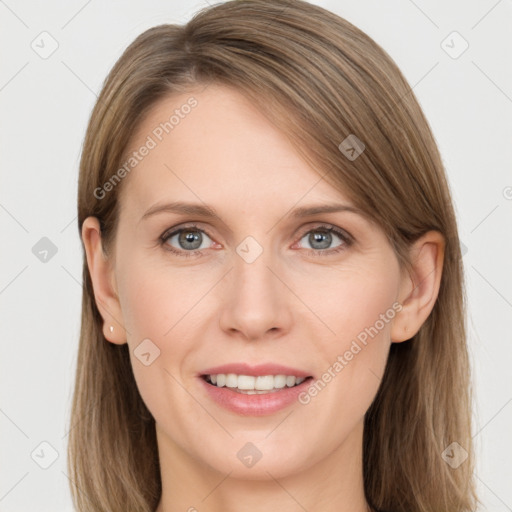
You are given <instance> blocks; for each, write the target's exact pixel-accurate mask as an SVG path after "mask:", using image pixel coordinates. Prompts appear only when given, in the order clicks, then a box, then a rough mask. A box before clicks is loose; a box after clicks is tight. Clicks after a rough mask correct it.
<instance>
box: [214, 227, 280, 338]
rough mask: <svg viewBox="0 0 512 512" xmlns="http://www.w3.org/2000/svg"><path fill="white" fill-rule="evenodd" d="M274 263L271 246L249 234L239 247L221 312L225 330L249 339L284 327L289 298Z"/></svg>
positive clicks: (234, 257)
mask: <svg viewBox="0 0 512 512" xmlns="http://www.w3.org/2000/svg"><path fill="white" fill-rule="evenodd" d="M275 266H276V262H275V258H274V257H273V253H272V251H271V250H270V248H266V247H264V246H263V244H260V243H259V242H258V241H257V240H256V239H255V238H254V237H247V238H246V239H244V240H243V241H242V242H241V243H240V244H239V245H238V246H237V247H236V253H235V254H234V255H233V270H232V272H231V275H232V277H231V279H232V282H231V286H230V290H229V292H228V293H229V297H228V298H227V300H226V302H225V303H224V311H223V312H222V323H223V325H222V327H223V328H224V329H228V330H233V329H236V330H238V331H240V332H242V333H243V334H244V335H245V336H246V337H247V338H250V339H257V338H260V337H262V336H264V335H265V333H266V332H267V331H268V330H271V329H273V328H283V327H284V325H285V319H286V318H287V315H285V311H286V307H285V303H286V297H284V296H283V293H284V290H283V285H282V283H281V282H280V280H279V279H277V278H276V276H275V275H274V272H275V270H274V269H273V267H275ZM269 267H270V268H269ZM271 269H272V270H271Z"/></svg>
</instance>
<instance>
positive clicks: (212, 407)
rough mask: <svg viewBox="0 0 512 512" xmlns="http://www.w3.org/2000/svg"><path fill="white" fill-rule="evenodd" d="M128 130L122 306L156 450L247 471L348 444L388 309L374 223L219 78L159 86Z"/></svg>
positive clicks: (118, 275)
mask: <svg viewBox="0 0 512 512" xmlns="http://www.w3.org/2000/svg"><path fill="white" fill-rule="evenodd" d="M192 98H193V99H192ZM185 105H188V106H189V107H185ZM172 115H174V118H172V119H171V121H169V120H170V118H171V116H172ZM166 122H167V123H168V124H167V125H165V123H166ZM161 123H162V124H161ZM340 141H341V140H340ZM340 141H333V143H335V144H338V143H339V142H340ZM143 146H145V147H146V148H147V150H143V149H140V148H142V147H143ZM131 147H132V148H133V150H134V151H137V155H136V156H134V158H137V163H136V165H135V166H134V167H133V169H132V170H131V171H130V172H129V176H128V177H126V178H125V179H126V180H127V181H126V183H123V187H124V189H123V191H122V194H121V199H120V200H121V212H120V220H119V226H118V232H117V238H116V242H115V260H114V261H115V265H114V278H115V289H116V290H117V294H118V297H119V306H120V310H119V316H118V317H117V320H119V322H120V323H121V324H122V325H123V326H124V328H125V329H126V340H127V342H128V345H129V349H130V357H131V362H132V365H133V371H134V374H135V378H136V381H137V386H138V388H139V390H140V393H141V396H142V398H143V400H144V402H145V403H146V405H147V407H148V408H149V410H150V411H151V413H152V414H153V416H154V418H155V420H156V428H157V436H158V444H159V451H160V456H161V458H162V457H169V458H174V459H179V460H182V461H185V460H187V461H194V462H192V463H198V464H202V465H203V466H204V464H207V465H209V466H210V467H211V468H214V469H216V470H218V471H220V472H222V473H228V472H231V476H233V477H236V476H239V477H243V478H251V479H259V478H268V473H270V474H272V475H273V476H274V477H275V478H279V477H282V476H285V475H290V474H293V473H296V472H297V473H298V472H300V471H303V470H306V469H308V468H310V467H312V466H313V465H314V464H316V463H317V462H319V461H321V460H327V459H329V458H331V459H333V460H334V459H335V458H336V456H340V457H341V456H344V455H343V454H348V453H349V452H350V451H351V450H355V449H356V450H359V449H360V446H359V444H360V440H361V435H362V425H363V419H364V414H365V412H366V411H367V409H368V407H369V406H370V404H371V402H372V400H373V398H374V397H375V394H376V392H377V389H378V387H379V384H380V382H381V377H382V375H383V372H384V368H385V365H386V360H387V356H388V351H389V348H390V343H391V326H392V324H393V321H394V318H395V316H396V315H397V314H398V311H399V309H400V305H399V304H398V303H397V300H398V298H399V291H400V287H401V273H400V268H399V265H398V261H397V258H396V257H395V254H394V252H393V250H392V248H391V246H390V245H389V243H388V241H387V238H386V236H385V235H384V233H383V232H382V231H381V230H380V229H379V228H378V227H377V226H376V225H374V224H372V223H371V222H370V221H369V220H368V219H366V218H365V217H364V216H363V215H362V214H360V213H358V212H357V210H355V209H353V205H351V203H350V202H349V200H348V198H347V197H345V196H344V195H343V194H342V193H340V192H339V191H338V190H337V189H335V188H334V187H333V186H331V185H330V184H328V183H327V182H326V181H325V180H324V179H321V178H320V176H321V174H322V173H321V172H320V171H318V170H314V169H313V168H311V167H310V166H309V165H308V164H306V163H305V161H304V160H302V159H301V158H300V157H299V155H298V154H297V152H296V151H295V150H294V148H293V146H292V145H291V143H290V142H289V141H288V139H287V138H286V137H285V136H284V135H283V134H282V133H281V132H279V131H278V130H277V129H276V128H275V127H274V126H273V125H272V124H270V123H269V122H268V121H267V120H266V118H264V117H263V116H262V115H261V114H260V113H259V112H258V110H257V109H256V108H255V107H254V106H253V105H252V104H251V103H250V102H248V101H247V100H246V99H245V98H244V96H242V95H241V94H239V93H238V92H236V91H234V90H232V89H228V88H226V87H221V86H214V85H210V86H209V87H207V88H206V89H205V90H203V91H198V92H193V93H190V94H183V95H175V96H172V97H170V98H166V99H165V100H162V101H161V102H160V103H159V104H157V105H156V106H155V107H154V108H153V109H152V110H151V111H150V112H149V113H148V115H147V117H146V118H145V119H144V121H143V123H142V124H141V125H140V126H139V128H138V130H137V134H136V137H135V139H134V141H133V144H132V146H131ZM344 159H345V157H344V156H343V154H342V153H341V152H340V161H341V163H342V165H343V163H344V162H346V163H347V165H349V164H350V162H349V161H348V160H344ZM107 193H108V192H107ZM177 203H179V205H180V207H179V208H178V207H177V206H176V205H177ZM185 203H186V204H187V205H188V206H187V208H188V211H187V209H186V208H185V207H184V204H185ZM173 204H174V206H175V208H172V206H170V205H173ZM325 205H339V206H340V210H339V211H331V212H325V213H311V212H310V213H307V212H306V213H305V212H304V211H303V209H308V208H313V207H318V206H325ZM207 209H209V210H215V212H216V214H217V215H216V216H212V215H209V214H207ZM301 213H302V214H301ZM330 229H332V230H331V231H328V230H330ZM179 230H182V231H179ZM115 327H116V329H117V330H119V325H115ZM212 375H213V377H212ZM258 377H260V378H258ZM293 377H296V378H299V384H298V385H297V384H296V383H297V379H294V378H293ZM301 379H304V380H302V381H301ZM207 380H208V381H210V380H213V381H214V382H215V381H216V383H217V384H216V385H214V384H212V383H211V382H207ZM223 383H224V386H223V387H219V385H221V384H223ZM294 383H295V386H293V384H294ZM283 386H284V387H283ZM254 388H256V390H255V389H254ZM257 388H261V389H257ZM251 390H252V392H251ZM354 440H357V443H356V444H355V446H356V448H354ZM358 443H359V444H358ZM267 472H268V473H267Z"/></svg>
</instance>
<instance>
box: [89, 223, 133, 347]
mask: <svg viewBox="0 0 512 512" xmlns="http://www.w3.org/2000/svg"><path fill="white" fill-rule="evenodd" d="M82 241H83V244H84V248H85V253H86V258H87V266H88V269H89V274H90V276H91V281H92V285H93V290H94V299H95V301H96V306H97V307H98V310H99V312H100V314H101V316H102V318H103V335H104V337H105V339H106V340H108V341H110V342H111V343H115V344H118V345H122V344H124V343H126V331H125V329H124V326H123V318H122V312H121V306H120V303H119V298H118V296H117V292H116V290H115V286H114V283H115V280H114V274H113V268H112V265H111V261H110V260H109V258H107V257H106V256H105V254H104V252H103V246H102V240H101V229H100V224H99V221H98V219H97V218H96V217H87V219H85V220H84V222H83V225H82ZM111 327H112V328H111Z"/></svg>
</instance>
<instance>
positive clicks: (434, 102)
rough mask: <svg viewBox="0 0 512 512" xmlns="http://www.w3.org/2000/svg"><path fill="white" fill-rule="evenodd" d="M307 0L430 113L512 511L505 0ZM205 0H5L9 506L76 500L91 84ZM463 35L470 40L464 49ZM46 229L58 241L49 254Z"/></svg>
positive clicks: (0, 360)
mask: <svg viewBox="0 0 512 512" xmlns="http://www.w3.org/2000/svg"><path fill="white" fill-rule="evenodd" d="M313 3H316V4H318V5H321V6H323V7H325V8H327V9H329V10H331V11H333V12H336V13H337V14H339V15H341V16H343V17H345V18H346V19H348V20H349V21H350V22H352V23H354V24H355V25H357V26H358V27H359V28H361V29H362V30H364V31H365V32H366V33H368V34H369V35H370V36H371V37H373V38H374V39H375V40H376V41H377V42H378V43H379V44H380V45H382V46H383V47H384V48H385V49H386V50H387V51H388V53H389V54H390V55H391V56H392V57H393V59H394V60H395V61H396V62H397V64H398V66H399V67H400V68H401V70H402V71H403V73H404V75H405V76H406V78H407V79H408V81H409V83H410V85H411V86H412V87H413V88H414V92H415V94H416V95H417V97H418V98H419V101H420V103H421V105H422V107H423V109H424V112H425V114H426V116H427V118H428V120H429V122H430V124H431V126H432V129H433V132H434V135H435V137H436V140H437V142H438V144H439V148H440V151H441V154H442V156H443V160H444V163H445V165H446V169H447V172H448V177H449V181H450V184H451V188H452V192H453V197H454V201H455V203H456V209H457V215H458V221H459V229H460V234H461V239H462V242H463V251H464V252H465V255H464V264H465V268H466V275H467V287H468V296H469V305H470V308H469V311H468V317H469V327H470V328H469V336H470V340H469V342H470V350H471V358H472V364H473V369H474V382H475V387H476V402H475V407H474V420H475V425H474V439H475V441H476V444H477V450H478V452H477V456H478V470H477V482H478V485H479V491H480V495H481V498H482V500H483V502H484V503H485V507H484V508H482V509H481V510H489V511H493V512H494V511H495V512H504V511H512V488H511V486H510V475H511V464H510V458H511V456H512V437H511V435H510V427H511V425H512V404H511V401H512V379H511V377H510V375H511V371H510V364H511V362H512V361H511V360H512V357H511V356H512V336H511V334H510V320H511V318H512V315H511V313H512V272H511V271H510V266H511V263H512V257H511V256H512V236H511V235H512V229H511V228H512V172H511V167H510V163H511V161H512V158H511V157H512V123H511V122H510V121H511V119H512V115H511V114H512V66H511V65H510V62H511V55H512V35H511V33H512V3H511V1H510V0H500V1H496V0H482V1H474V0H473V1H462V0H457V1H450V2H446V1H445V2H442V1H430V2H427V1H426V0H424V1H420V0H417V1H412V0H389V1H387V2H379V1H377V0H375V1H373V0H363V1H358V2H354V1H349V0H337V1H314V2H313ZM383 4H385V5H383ZM205 5H206V3H205V2H203V3H202V2H187V1H181V2H178V1H176V0H175V1H170V0H166V1H163V0H153V1H145V2H142V1H139V2H119V1H104V2H99V1H98V0H89V1H84V0H80V1H67V2H64V1H63V0H62V1H60V2H58V1H48V2H44V3H43V2H41V3H39V2H35V1H34V0H32V1H26V2H23V1H20V2H15V1H14V0H6V1H2V0H0V44H1V45H2V49H3V50H2V65H1V68H0V108H1V113H0V120H1V121H0V130H1V138H0V144H1V147H0V162H1V167H0V168H1V173H2V176H1V179H2V186H1V188H0V224H1V233H2V241H3V242H2V251H1V255H2V265H1V266H0V312H1V321H0V329H1V331H0V339H1V347H2V350H1V356H0V372H1V373H0V375H1V379H2V386H1V396H0V429H1V433H2V435H1V441H0V460H1V465H0V468H1V469H0V470H1V478H0V510H1V511H3V512H13V511H27V510H38V511H56V510H62V511H65V510H72V507H71V500H70V494H69V491H68V478H67V467H66V443H67V433H68V431H69V410H70V403H71V391H72V384H73V377H74V369H75V357H76V351H77V345H78V333H79V321H80V301H81V282H80V281H81V249H80V240H79V237H78V232H77V227H76V189H77V175H78V162H79V155H80V150H81V145H82V140H83V136H84V133H85V128H86V123H87V120H88V117H89V115H90V112H91V109H92V107H93V104H94V102H95V100H96V96H97V94H98V93H99V90H100V87H101V84H102V82H103V80H104V78H105V76H106V74H107V72H108V71H109V70H110V68H111V67H112V66H113V64H114V62H115V61H116V60H117V58H118V57H119V56H120V54H121V52H122V51H123V50H124V48H126V46H127V45H128V44H129V43H130V42H131V41H132V40H133V39H134V38H135V37H136V36H137V35H138V34H140V33H141V32H143V31H144V30H145V29H147V28H149V27H151V26H154V25H158V24H161V23H184V22H186V21H187V20H188V19H189V18H190V17H191V15H192V13H194V12H195V11H196V10H197V9H198V8H200V7H202V6H205ZM453 31H456V32H458V33H459V34H460V36H461V38H463V39H461V38H459V36H457V35H455V36H454V35H453V34H452V32H453ZM42 32H47V33H48V34H49V35H48V34H44V35H40V34H41V33H42ZM447 38H448V39H447ZM464 40H465V41H467V44H469V47H468V48H467V50H466V51H464V53H462V54H461V55H458V53H460V51H461V50H462V49H463V48H464V45H465V43H464ZM443 41H445V42H444V43H443ZM56 44H58V48H57V49H56V50H55V51H54V53H53V54H51V55H49V56H48V55H46V54H45V52H49V51H50V50H52V45H56ZM43 57H46V58H43ZM43 237H47V238H48V239H49V240H50V241H51V244H52V245H54V246H55V249H56V250H57V252H56V253H55V254H52V252H51V250H50V252H48V254H47V255H46V261H41V259H40V258H42V257H44V256H45V253H44V252H42V253H41V252H40V251H42V250H43V249H44V247H47V246H48V245H49V243H48V241H46V240H45V241H42V242H41V241H40V240H41V239H42V238H43ZM36 244H42V245H41V246H39V245H36ZM45 244H46V245H45ZM34 247H35V249H33V248H34ZM42 248H43V249H42ZM55 249H54V250H55ZM34 253H35V254H34ZM42 442H44V443H49V445H51V446H49V445H47V444H43V445H41V444H40V443H42ZM53 450H55V451H53ZM55 457H56V459H55ZM54 459H55V460H54ZM418 463H419V464H421V461H418ZM46 465H48V468H47V469H44V468H43V467H41V466H46Z"/></svg>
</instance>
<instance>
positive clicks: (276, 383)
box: [203, 373, 306, 395]
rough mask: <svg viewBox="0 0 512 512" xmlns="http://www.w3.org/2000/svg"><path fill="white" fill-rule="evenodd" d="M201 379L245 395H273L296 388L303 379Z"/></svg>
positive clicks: (229, 375) (231, 375)
mask: <svg viewBox="0 0 512 512" xmlns="http://www.w3.org/2000/svg"><path fill="white" fill-rule="evenodd" d="M203 378H204V379H205V380H206V382H208V383H209V384H212V385H213V386H217V387H218V388H222V387H227V388H231V389H232V390H233V391H236V392H237V393H244V394H247V395H255V394H258V395H261V394H267V393H275V392H276V391H279V390H280V389H283V388H285V387H288V388H292V387H294V386H298V385H299V384H301V383H302V382H303V381H304V380H306V378H305V377H296V376H294V375H282V374H279V375H260V376H254V375H237V374H235V373H227V374H226V373H218V374H212V375H205V376H203Z"/></svg>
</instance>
